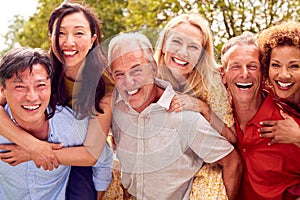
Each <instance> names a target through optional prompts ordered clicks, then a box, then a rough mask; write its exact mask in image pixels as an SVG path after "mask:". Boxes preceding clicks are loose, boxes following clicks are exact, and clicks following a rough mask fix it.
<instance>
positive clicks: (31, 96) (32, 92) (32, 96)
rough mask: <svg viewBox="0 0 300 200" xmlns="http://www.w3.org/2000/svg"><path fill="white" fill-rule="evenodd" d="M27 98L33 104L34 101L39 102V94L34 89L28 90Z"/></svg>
mask: <svg viewBox="0 0 300 200" xmlns="http://www.w3.org/2000/svg"><path fill="white" fill-rule="evenodd" d="M26 98H27V100H28V101H30V102H33V101H35V100H37V98H38V94H37V92H36V91H35V90H34V88H29V89H28V90H27V93H26Z"/></svg>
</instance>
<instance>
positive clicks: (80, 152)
mask: <svg viewBox="0 0 300 200" xmlns="http://www.w3.org/2000/svg"><path fill="white" fill-rule="evenodd" d="M100 107H101V108H102V109H103V111H104V114H99V113H98V116H97V117H96V118H92V119H91V120H90V121H89V126H88V131H87V135H86V139H85V141H84V143H83V146H80V147H68V148H63V149H60V150H57V151H55V155H56V157H57V158H58V161H59V163H61V164H64V165H73V166H93V165H94V164H95V163H96V162H97V160H98V158H99V157H100V155H101V153H102V151H103V148H104V146H105V145H106V138H107V136H108V133H109V130H110V124H111V119H112V108H111V94H110V93H109V94H106V95H105V96H104V97H103V99H102V100H101V102H100ZM70 155H72V156H70Z"/></svg>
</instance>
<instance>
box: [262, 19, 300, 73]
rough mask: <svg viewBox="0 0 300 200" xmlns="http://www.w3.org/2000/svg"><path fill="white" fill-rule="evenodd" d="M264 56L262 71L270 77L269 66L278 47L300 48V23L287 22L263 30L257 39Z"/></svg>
mask: <svg viewBox="0 0 300 200" xmlns="http://www.w3.org/2000/svg"><path fill="white" fill-rule="evenodd" d="M257 43H258V46H259V48H260V49H261V51H262V53H263V56H262V69H263V73H264V75H265V77H269V65H270V59H271V58H270V57H271V52H272V49H274V48H275V47H277V46H295V47H298V48H300V23H299V22H295V21H287V22H283V23H281V24H278V25H274V26H271V27H270V28H267V29H265V30H263V31H262V32H261V33H260V34H259V36H258V39H257Z"/></svg>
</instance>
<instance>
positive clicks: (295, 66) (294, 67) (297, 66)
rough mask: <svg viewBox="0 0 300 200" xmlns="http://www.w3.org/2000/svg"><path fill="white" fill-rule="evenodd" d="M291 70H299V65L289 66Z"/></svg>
mask: <svg viewBox="0 0 300 200" xmlns="http://www.w3.org/2000/svg"><path fill="white" fill-rule="evenodd" d="M289 68H293V69H298V68H299V65H298V64H293V65H291V66H289Z"/></svg>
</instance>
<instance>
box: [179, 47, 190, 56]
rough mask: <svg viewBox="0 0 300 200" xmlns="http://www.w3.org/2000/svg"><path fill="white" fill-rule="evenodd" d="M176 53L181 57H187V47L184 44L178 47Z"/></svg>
mask: <svg viewBox="0 0 300 200" xmlns="http://www.w3.org/2000/svg"><path fill="white" fill-rule="evenodd" d="M178 54H179V56H180V57H182V58H186V57H188V53H187V48H186V46H182V47H181V48H180V49H178Z"/></svg>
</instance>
